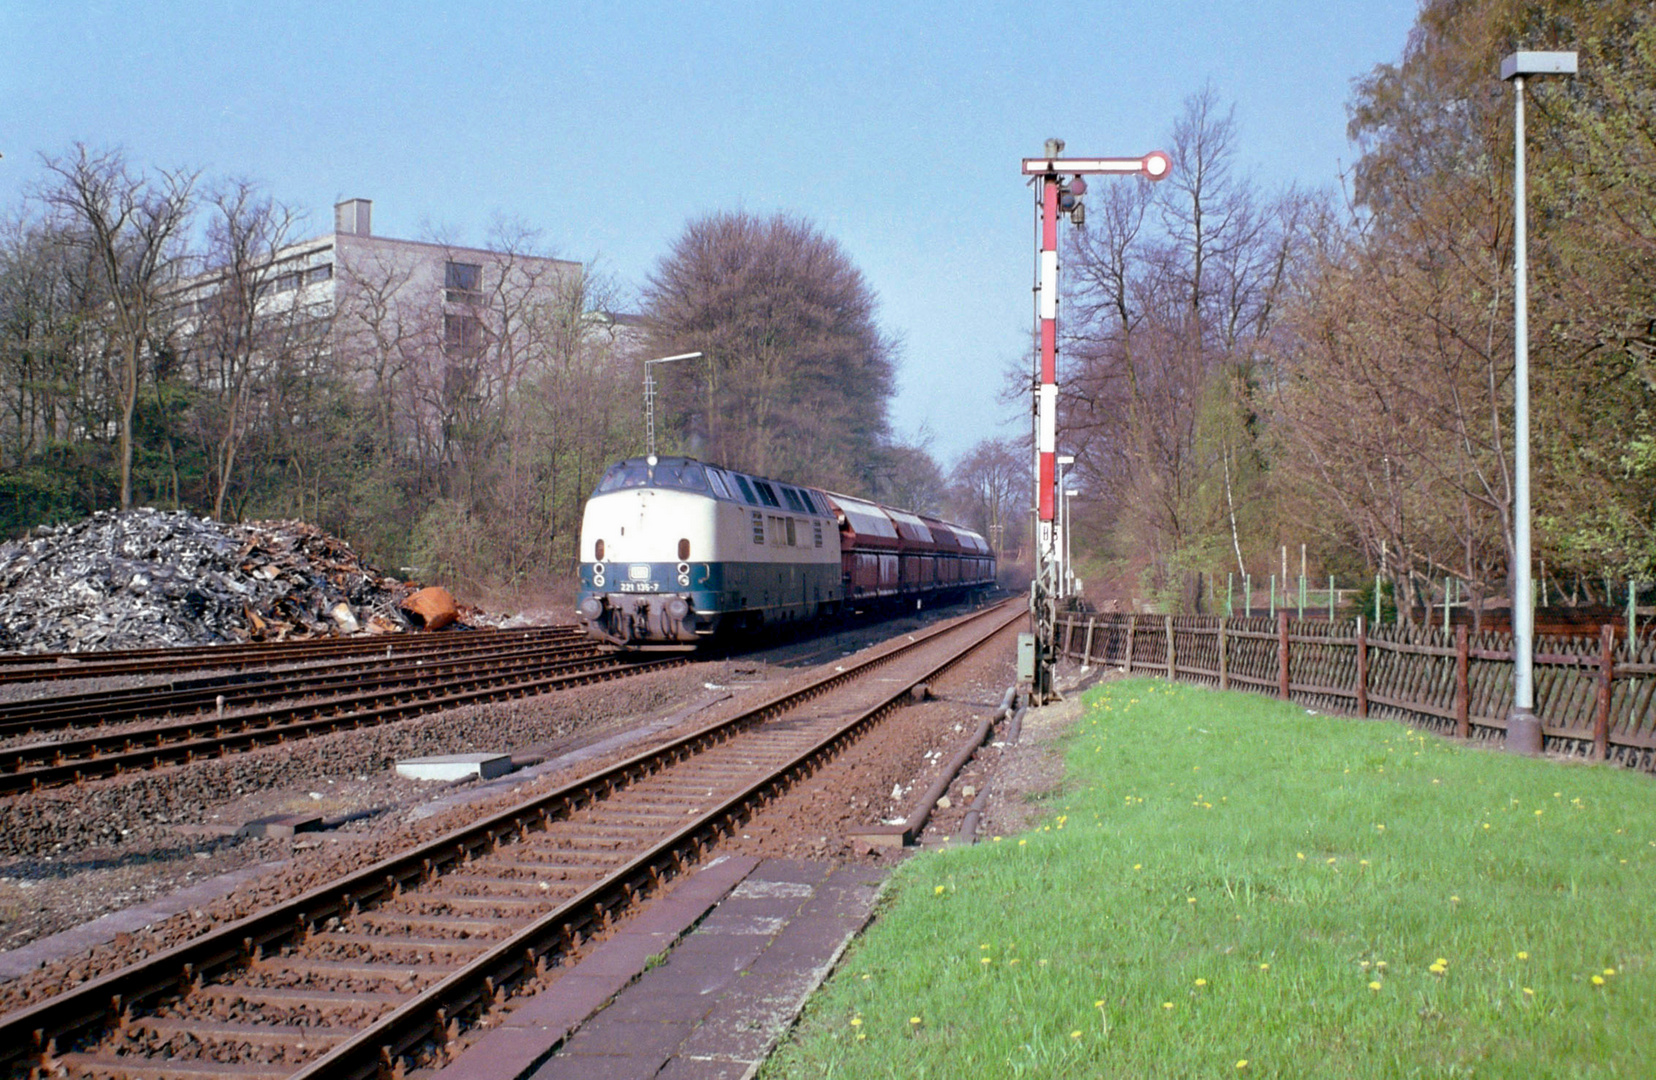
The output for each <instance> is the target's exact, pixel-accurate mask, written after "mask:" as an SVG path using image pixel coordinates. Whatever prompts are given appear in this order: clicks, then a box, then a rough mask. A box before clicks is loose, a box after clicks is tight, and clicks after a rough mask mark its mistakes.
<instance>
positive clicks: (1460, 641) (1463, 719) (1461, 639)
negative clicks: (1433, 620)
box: [1455, 626, 1472, 739]
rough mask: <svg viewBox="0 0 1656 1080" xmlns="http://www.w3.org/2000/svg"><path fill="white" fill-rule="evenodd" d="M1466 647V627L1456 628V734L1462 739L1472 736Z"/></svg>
mask: <svg viewBox="0 0 1656 1080" xmlns="http://www.w3.org/2000/svg"><path fill="white" fill-rule="evenodd" d="M1468 659H1469V657H1468V653H1467V647H1466V627H1464V626H1457V627H1455V734H1456V735H1457V736H1459V737H1460V738H1462V739H1468V738H1471V736H1472V725H1471V720H1470V718H1469V717H1468V716H1467V712H1468V711H1469V710H1470V708H1471V703H1470V699H1471V694H1470V693H1469V692H1468V687H1467V684H1466V669H1467V661H1468Z"/></svg>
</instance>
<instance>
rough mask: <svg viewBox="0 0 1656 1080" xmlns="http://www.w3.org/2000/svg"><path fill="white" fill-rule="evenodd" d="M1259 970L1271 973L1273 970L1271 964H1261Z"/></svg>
mask: <svg viewBox="0 0 1656 1080" xmlns="http://www.w3.org/2000/svg"><path fill="white" fill-rule="evenodd" d="M1259 970H1260V971H1270V970H1271V965H1270V964H1260V965H1259Z"/></svg>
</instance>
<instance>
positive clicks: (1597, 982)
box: [1593, 975, 1604, 986]
mask: <svg viewBox="0 0 1656 1080" xmlns="http://www.w3.org/2000/svg"><path fill="white" fill-rule="evenodd" d="M1593 985H1594V986H1603V985H1604V976H1603V975H1594V976H1593Z"/></svg>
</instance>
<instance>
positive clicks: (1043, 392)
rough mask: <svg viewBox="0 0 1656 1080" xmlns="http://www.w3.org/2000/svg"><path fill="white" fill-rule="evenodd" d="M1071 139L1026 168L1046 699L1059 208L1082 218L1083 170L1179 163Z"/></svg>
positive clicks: (1040, 644)
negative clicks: (1077, 149)
mask: <svg viewBox="0 0 1656 1080" xmlns="http://www.w3.org/2000/svg"><path fill="white" fill-rule="evenodd" d="M1063 153H1064V140H1062V139H1048V140H1047V141H1046V156H1045V157H1038V158H1024V159H1023V175H1025V176H1027V177H1030V178H1031V179H1032V180H1033V181H1034V185H1035V203H1036V206H1037V207H1038V210H1037V215H1038V218H1039V221H1040V239H1039V243H1038V245H1037V251H1038V252H1039V254H1038V264H1037V267H1038V268H1037V271H1036V274H1037V276H1036V281H1035V323H1036V328H1037V332H1038V335H1037V336H1038V341H1039V344H1038V345H1037V347H1036V350H1035V358H1036V364H1035V379H1034V389H1035V409H1034V428H1035V462H1034V465H1035V469H1034V472H1035V507H1034V509H1035V580H1034V581H1032V582H1031V583H1030V586H1029V615H1030V623H1031V629H1032V630H1033V631H1034V634H1033V636H1034V656H1033V661H1034V669H1033V671H1032V672H1031V686H1030V698H1031V700H1032V701H1033V702H1034V703H1035V704H1036V705H1042V704H1045V703H1046V702H1047V701H1048V700H1050V699H1051V698H1052V697H1053V696H1054V694H1053V686H1052V668H1053V665H1054V664H1055V663H1056V662H1057V627H1058V605H1057V596H1058V592H1059V589H1060V582H1059V577H1058V552H1057V549H1056V545H1057V537H1056V532H1055V530H1054V529H1053V519H1054V518H1055V517H1056V516H1057V508H1056V503H1057V495H1058V476H1057V463H1056V460H1055V459H1056V458H1057V439H1058V215H1059V214H1060V213H1063V214H1067V215H1069V218H1070V221H1071V222H1072V223H1074V224H1076V225H1080V224H1081V222H1082V220H1083V214H1084V212H1085V211H1084V209H1083V207H1082V205H1081V196H1082V195H1083V194H1085V193H1086V190H1087V182H1086V181H1085V180H1084V179H1082V177H1084V176H1092V175H1105V176H1143V177H1146V178H1148V179H1150V180H1162V179H1165V178H1166V177H1167V174H1168V173H1169V172H1170V171H1172V167H1173V162H1172V159H1171V158H1169V157H1168V156H1167V155H1166V154H1165V153H1163V152H1161V151H1160V150H1155V151H1152V152H1150V153H1148V154H1145V155H1144V156H1143V157H1136V158H1066V157H1063V156H1062V155H1063Z"/></svg>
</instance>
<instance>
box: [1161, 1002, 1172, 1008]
mask: <svg viewBox="0 0 1656 1080" xmlns="http://www.w3.org/2000/svg"><path fill="white" fill-rule="evenodd" d="M1162 1008H1164V1009H1168V1010H1171V1009H1172V1008H1173V1003H1172V1002H1171V1001H1164V1002H1162Z"/></svg>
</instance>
